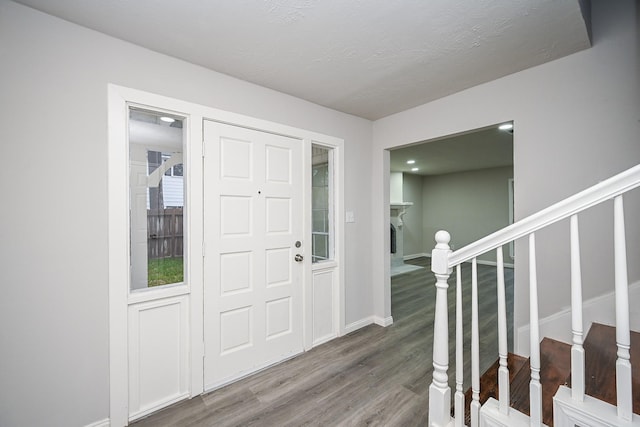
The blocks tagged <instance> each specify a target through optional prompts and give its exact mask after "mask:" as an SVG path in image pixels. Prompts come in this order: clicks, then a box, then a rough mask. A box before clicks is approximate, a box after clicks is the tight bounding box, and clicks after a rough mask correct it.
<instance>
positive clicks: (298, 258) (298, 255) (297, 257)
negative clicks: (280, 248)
mask: <svg viewBox="0 0 640 427" xmlns="http://www.w3.org/2000/svg"><path fill="white" fill-rule="evenodd" d="M294 259H295V260H296V261H297V262H302V260H303V259H304V257H303V256H302V255H300V254H296V257H295V258H294Z"/></svg>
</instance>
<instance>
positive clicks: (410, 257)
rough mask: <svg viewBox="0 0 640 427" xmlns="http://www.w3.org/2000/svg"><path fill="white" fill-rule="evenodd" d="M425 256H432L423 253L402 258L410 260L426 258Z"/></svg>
mask: <svg viewBox="0 0 640 427" xmlns="http://www.w3.org/2000/svg"><path fill="white" fill-rule="evenodd" d="M424 257H427V258H431V254H426V253H422V254H411V255H405V256H403V257H402V259H403V260H405V261H409V260H410V259H416V258H424Z"/></svg>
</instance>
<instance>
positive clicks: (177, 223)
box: [147, 208, 184, 259]
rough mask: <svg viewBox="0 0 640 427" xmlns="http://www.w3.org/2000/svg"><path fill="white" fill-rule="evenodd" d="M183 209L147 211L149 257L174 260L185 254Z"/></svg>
mask: <svg viewBox="0 0 640 427" xmlns="http://www.w3.org/2000/svg"><path fill="white" fill-rule="evenodd" d="M182 210H183V209H182V208H168V209H149V210H147V231H148V233H149V238H148V239H147V242H148V243H147V244H148V253H147V255H148V257H149V259H156V258H173V257H181V256H182V255H183V254H184V244H183V230H184V221H183V216H182Z"/></svg>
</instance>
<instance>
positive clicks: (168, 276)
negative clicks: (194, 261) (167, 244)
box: [149, 257, 184, 287]
mask: <svg viewBox="0 0 640 427" xmlns="http://www.w3.org/2000/svg"><path fill="white" fill-rule="evenodd" d="M182 281H184V264H183V260H182V257H176V258H160V259H150V260H149V287H152V286H160V285H168V284H171V283H180V282H182Z"/></svg>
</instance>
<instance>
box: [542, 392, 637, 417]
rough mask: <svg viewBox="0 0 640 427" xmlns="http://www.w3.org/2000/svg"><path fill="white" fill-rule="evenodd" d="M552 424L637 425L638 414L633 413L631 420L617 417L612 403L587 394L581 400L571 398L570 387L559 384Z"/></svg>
mask: <svg viewBox="0 0 640 427" xmlns="http://www.w3.org/2000/svg"><path fill="white" fill-rule="evenodd" d="M553 424H554V426H555V427H574V426H576V425H579V426H584V427H627V426H635V427H638V426H640V416H638V415H636V414H633V418H632V420H631V421H624V420H622V419H620V418H619V417H618V412H617V409H616V407H615V406H614V405H611V404H609V403H607V402H603V401H602V400H599V399H596V398H594V397H591V396H588V395H585V396H584V401H582V402H579V401H576V400H573V399H572V398H571V389H570V388H569V387H566V386H560V388H558V391H557V392H556V394H555V396H554V397H553Z"/></svg>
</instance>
